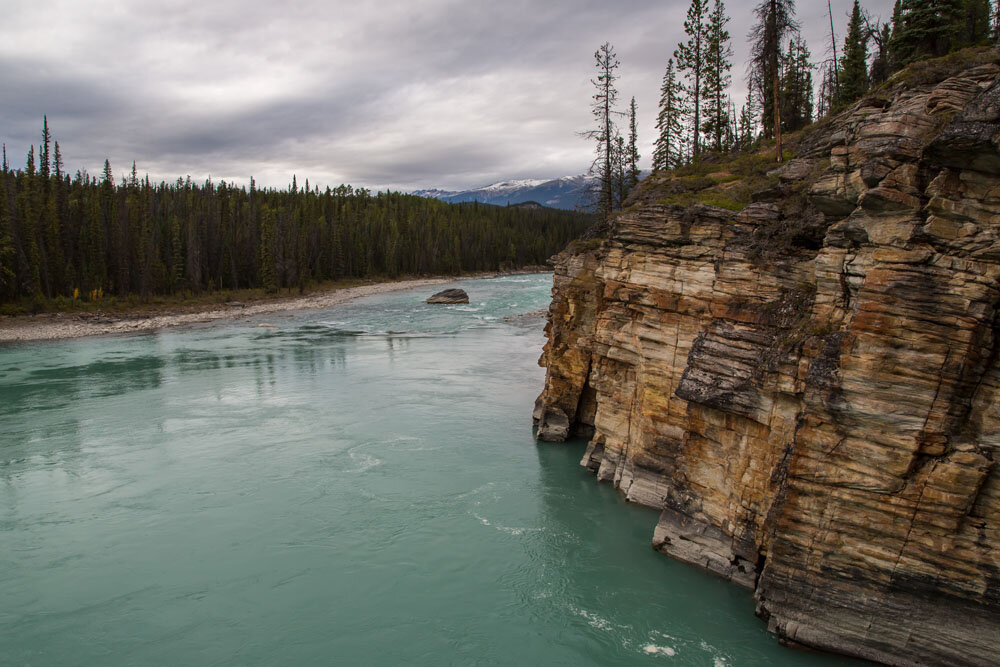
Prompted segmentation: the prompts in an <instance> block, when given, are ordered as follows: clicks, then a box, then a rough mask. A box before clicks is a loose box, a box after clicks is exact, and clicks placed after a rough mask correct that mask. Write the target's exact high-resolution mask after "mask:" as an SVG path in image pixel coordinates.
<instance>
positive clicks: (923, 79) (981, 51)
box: [872, 46, 1000, 92]
mask: <svg viewBox="0 0 1000 667" xmlns="http://www.w3.org/2000/svg"><path fill="white" fill-rule="evenodd" d="M981 65H1000V51H998V50H997V49H996V48H995V47H992V46H972V47H969V48H967V49H962V50H961V51H955V52H954V53H949V54H948V55H946V56H942V57H940V58H932V59H930V60H920V61H917V62H915V63H911V64H909V65H907V66H906V67H905V68H904V69H902V70H900V71H898V72H896V73H895V74H893V75H892V76H891V77H889V80H888V81H886V82H885V83H883V84H882V85H881V86H879V87H878V88H876V89H875V90H874V91H872V92H879V91H884V90H888V89H893V88H896V87H900V86H902V87H905V88H914V87H917V86H932V85H936V84H939V83H941V82H942V81H944V80H945V79H948V78H950V77H953V76H955V75H957V74H961V73H962V72H964V71H965V70H967V69H971V68H973V67H979V66H981Z"/></svg>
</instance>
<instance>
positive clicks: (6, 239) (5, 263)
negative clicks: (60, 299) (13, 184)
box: [0, 148, 17, 298]
mask: <svg viewBox="0 0 1000 667" xmlns="http://www.w3.org/2000/svg"><path fill="white" fill-rule="evenodd" d="M10 221H11V215H10V208H9V207H8V203H7V155H6V148H5V150H4V162H3V171H2V172H0V297H7V298H10V297H11V296H12V295H13V294H14V293H15V289H16V288H15V281H16V279H17V274H16V273H15V264H14V262H15V258H16V254H15V252H14V240H13V238H11V233H10V226H11V225H10Z"/></svg>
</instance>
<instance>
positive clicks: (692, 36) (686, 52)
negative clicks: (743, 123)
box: [674, 0, 709, 158]
mask: <svg viewBox="0 0 1000 667" xmlns="http://www.w3.org/2000/svg"><path fill="white" fill-rule="evenodd" d="M708 14H709V12H708V2H707V0H691V6H690V7H688V12H687V19H686V20H685V21H684V32H685V33H687V36H688V40H687V41H686V42H683V43H681V44H678V45H677V49H676V50H675V51H674V61H675V62H676V66H677V72H678V73H680V74H683V75H684V78H685V79H686V80H687V84H686V85H685V86H684V92H685V93H686V94H687V99H688V103H689V104H690V108H689V111H690V114H691V120H692V130H693V131H692V157H694V158H697V157H698V154H699V153H700V152H701V124H702V117H701V116H702V113H701V112H702V105H703V103H704V93H705V68H706V65H707V62H706V57H707V55H708V48H707V47H708Z"/></svg>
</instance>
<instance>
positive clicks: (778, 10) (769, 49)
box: [748, 0, 798, 162]
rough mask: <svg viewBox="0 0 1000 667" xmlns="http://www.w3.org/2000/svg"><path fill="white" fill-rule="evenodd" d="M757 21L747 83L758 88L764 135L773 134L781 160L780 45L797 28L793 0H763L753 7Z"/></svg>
mask: <svg viewBox="0 0 1000 667" xmlns="http://www.w3.org/2000/svg"><path fill="white" fill-rule="evenodd" d="M754 14H755V15H756V17H757V23H756V24H755V25H754V27H753V29H751V31H750V40H751V45H750V65H749V70H750V71H749V74H748V83H750V84H751V85H753V84H756V85H757V86H758V87H759V94H760V99H761V100H762V102H763V117H762V119H761V124H762V125H763V126H764V128H765V129H764V135H765V137H773V138H774V140H775V144H776V153H777V155H776V159H777V161H778V162H781V161H782V160H783V159H784V157H783V155H782V145H781V82H780V78H781V72H780V69H779V64H780V62H781V45H782V42H783V41H784V37H785V35H787V34H788V33H790V32H796V31H797V30H798V24H797V23H796V22H795V2H794V0H762V1H761V3H760V4H759V5H757V8H756V9H755V10H754Z"/></svg>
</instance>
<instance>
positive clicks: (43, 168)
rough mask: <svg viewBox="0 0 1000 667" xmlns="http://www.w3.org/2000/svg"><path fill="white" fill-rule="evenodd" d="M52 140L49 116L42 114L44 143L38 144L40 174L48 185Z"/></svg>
mask: <svg viewBox="0 0 1000 667" xmlns="http://www.w3.org/2000/svg"><path fill="white" fill-rule="evenodd" d="M51 141H52V135H51V134H50V133H49V117H48V116H42V143H41V144H39V146H38V152H39V155H38V174H39V176H41V177H42V180H43V181H45V186H46V187H48V180H49V173H50V167H49V165H50V164H51V162H50V160H49V144H50V143H51Z"/></svg>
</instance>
